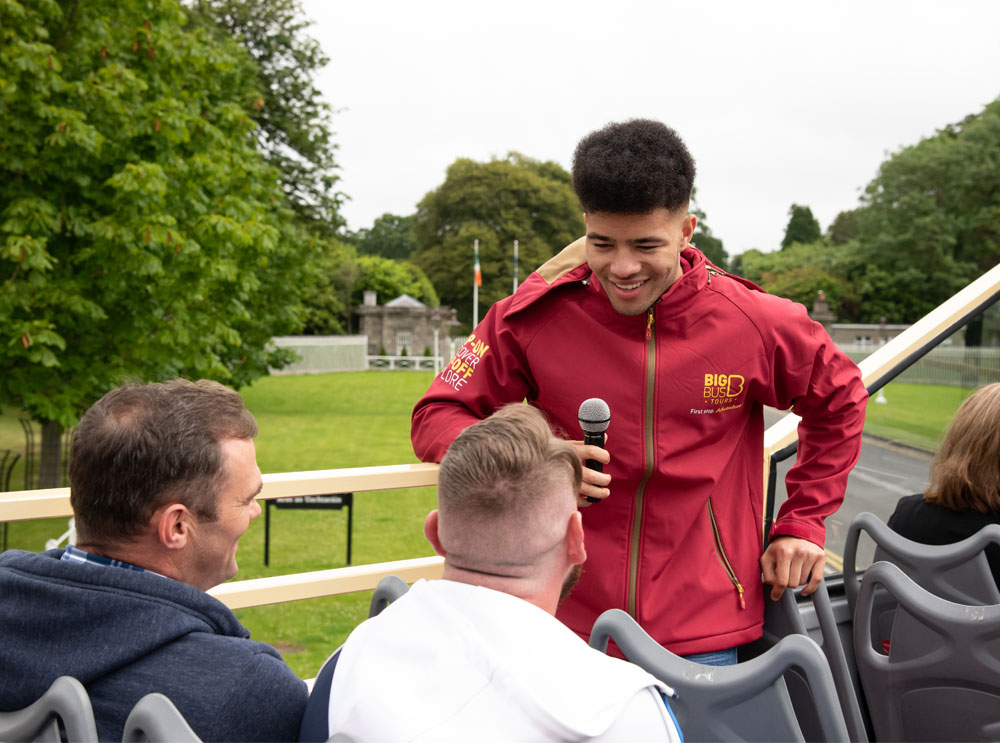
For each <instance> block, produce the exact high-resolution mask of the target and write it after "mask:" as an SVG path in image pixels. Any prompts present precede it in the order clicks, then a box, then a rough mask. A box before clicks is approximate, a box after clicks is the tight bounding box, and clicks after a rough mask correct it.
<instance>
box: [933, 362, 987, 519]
mask: <svg viewBox="0 0 1000 743" xmlns="http://www.w3.org/2000/svg"><path fill="white" fill-rule="evenodd" d="M924 498H925V499H926V500H927V501H929V502H931V503H936V504H937V505H939V506H944V507H945V508H950V509H951V510H953V511H969V510H975V511H979V512H980V513H984V514H987V515H992V516H1000V382H997V383H995V384H990V385H987V386H986V387H983V388H982V389H980V390H977V391H976V392H975V393H973V394H972V395H971V396H970V397H969V398H967V399H966V400H965V402H963V403H962V405H961V406H960V407H959V409H958V412H957V413H955V417H954V418H953V419H952V421H951V424H950V425H949V426H948V433H947V434H945V437H944V442H943V443H942V444H941V447H940V448H939V449H938V452H937V454H936V455H935V456H934V460H933V461H932V462H931V473H930V485H929V486H928V487H927V490H925V491H924Z"/></svg>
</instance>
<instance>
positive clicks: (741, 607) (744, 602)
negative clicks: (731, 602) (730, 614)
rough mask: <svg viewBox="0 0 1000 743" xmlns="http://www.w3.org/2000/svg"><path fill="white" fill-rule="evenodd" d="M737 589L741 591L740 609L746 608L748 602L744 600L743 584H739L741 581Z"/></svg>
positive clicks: (737, 584)
mask: <svg viewBox="0 0 1000 743" xmlns="http://www.w3.org/2000/svg"><path fill="white" fill-rule="evenodd" d="M736 590H737V591H739V594H740V609H746V608H747V602H746V601H744V600H743V586H741V585H740V584H739V581H737V583H736Z"/></svg>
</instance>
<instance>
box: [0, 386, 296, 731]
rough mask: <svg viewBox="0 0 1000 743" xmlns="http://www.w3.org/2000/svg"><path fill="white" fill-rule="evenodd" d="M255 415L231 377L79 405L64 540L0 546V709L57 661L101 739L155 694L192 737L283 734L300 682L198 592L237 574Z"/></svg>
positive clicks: (131, 391)
mask: <svg viewBox="0 0 1000 743" xmlns="http://www.w3.org/2000/svg"><path fill="white" fill-rule="evenodd" d="M256 435H257V423H256V422H255V421H254V418H253V416H252V415H251V414H250V412H249V411H248V410H247V409H246V407H245V406H244V405H243V400H242V398H241V397H240V396H239V395H238V394H237V393H236V392H234V391H233V390H230V389H227V388H226V387H223V386H222V385H221V384H218V383H216V382H207V381H203V382H197V383H195V382H188V381H185V380H182V379H178V380H174V381H171V382H167V383H164V384H146V385H125V386H124V387H121V388H119V389H116V390H112V391H111V392H109V393H108V394H106V395H105V396H104V397H102V398H101V399H100V400H98V401H97V402H96V403H95V404H94V405H93V406H92V407H91V408H90V409H89V410H88V411H87V412H86V414H85V415H84V416H83V419H82V420H81V421H80V426H79V428H78V429H77V431H76V436H75V438H74V441H73V448H72V452H71V455H70V468H69V477H70V488H71V490H70V492H71V495H70V500H71V502H72V505H73V512H74V514H75V516H76V528H77V540H76V544H75V546H74V545H71V546H69V547H67V548H66V549H65V550H61V549H57V550H50V551H48V552H45V553H43V554H35V553H32V552H22V551H20V550H11V551H8V552H5V553H4V554H3V555H0V596H3V600H2V601H0V669H2V670H0V709H2V710H5V711H9V710H14V709H19V708H22V707H26V706H28V705H29V704H31V703H32V702H34V701H35V700H36V699H37V698H38V697H40V696H41V695H42V694H43V693H44V692H45V690H46V689H48V687H49V685H50V684H51V683H52V682H53V681H54V680H55V679H56V678H57V677H59V676H64V675H65V676H73V677H75V678H77V679H78V680H79V681H80V682H82V683H83V685H84V686H85V687H86V688H87V691H88V693H89V694H90V699H91V702H92V703H93V707H94V717H95V719H96V722H97V729H98V734H99V737H100V739H101V740H121V738H122V729H123V726H124V723H125V718H126V717H127V715H128V713H129V711H130V710H131V709H132V707H133V706H134V705H135V703H136V702H137V701H139V699H140V698H142V697H143V696H145V695H146V694H149V693H150V692H161V693H163V694H166V695H167V697H169V698H170V700H171V701H173V703H174V704H175V705H176V706H177V708H178V709H179V710H180V712H181V713H182V714H183V715H184V717H185V718H186V720H187V722H188V724H190V725H191V727H192V728H193V729H194V731H195V732H196V733H197V734H198V735H199V736H200V737H201V738H202V739H203V740H227V741H281V740H295V739H296V738H297V737H298V728H299V723H300V721H301V718H302V713H303V711H304V709H305V703H306V687H305V684H304V683H303V682H302V681H301V680H300V679H299V678H297V677H296V676H295V674H294V673H293V672H292V670H291V669H290V668H289V667H288V666H287V665H285V663H284V661H283V660H282V659H281V656H280V655H279V654H278V653H277V651H275V650H274V649H273V648H272V647H270V646H269V645H265V644H264V643H260V642H252V641H251V640H250V639H249V638H250V633H249V632H248V631H247V630H246V629H244V627H243V626H242V625H241V624H240V623H239V621H238V620H237V619H236V617H235V616H234V615H233V613H232V612H231V611H230V610H229V609H228V608H226V606H225V605H224V604H222V603H221V602H220V601H218V600H217V599H215V598H213V597H212V596H209V595H208V594H207V593H205V591H206V590H207V589H209V588H211V587H212V586H215V585H218V584H219V583H222V582H223V581H226V580H228V579H229V578H232V577H233V576H234V575H236V571H237V566H236V548H237V543H238V541H239V538H240V537H241V536H243V533H244V532H245V531H246V530H247V527H248V526H249V524H250V521H251V520H252V519H254V518H256V517H257V516H258V515H260V506H259V505H258V504H257V501H256V496H257V494H258V493H259V492H260V489H261V476H260V470H259V469H258V467H257V459H256V453H255V450H254V444H253V438H254V437H255V436H256Z"/></svg>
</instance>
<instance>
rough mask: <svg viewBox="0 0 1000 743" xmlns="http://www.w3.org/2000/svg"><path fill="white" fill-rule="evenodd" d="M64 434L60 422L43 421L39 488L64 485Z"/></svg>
mask: <svg viewBox="0 0 1000 743" xmlns="http://www.w3.org/2000/svg"><path fill="white" fill-rule="evenodd" d="M62 432H63V427H62V425H61V424H60V423H59V421H42V456H41V459H40V462H39V465H38V487H40V488H58V487H60V486H61V485H62Z"/></svg>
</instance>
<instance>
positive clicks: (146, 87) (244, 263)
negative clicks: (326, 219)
mask: <svg viewBox="0 0 1000 743" xmlns="http://www.w3.org/2000/svg"><path fill="white" fill-rule="evenodd" d="M252 72H253V64H252V61H251V60H250V59H249V57H248V55H247V52H246V51H245V50H244V49H243V48H242V47H241V46H239V45H238V44H237V43H236V42H235V41H232V40H228V39H221V40H220V39H219V38H218V37H214V36H213V35H211V34H209V33H208V32H207V31H206V29H205V28H204V27H199V26H198V25H196V24H194V25H192V24H187V23H186V14H185V12H184V11H183V9H182V8H181V7H180V6H179V5H178V4H177V3H176V2H174V0H92V1H91V2H87V3H83V2H67V3H63V4H60V3H57V2H54V1H53V0H33V2H31V3H23V4H22V3H20V2H16V1H15V0H3V1H2V2H0V281H2V284H0V318H2V321H0V403H3V404H12V405H15V406H18V407H20V408H22V409H23V410H24V411H25V412H27V413H28V414H30V415H31V416H32V417H34V418H35V419H37V420H41V421H55V422H58V423H59V424H62V425H68V424H72V423H73V422H74V421H75V419H76V417H77V415H78V413H79V412H80V411H82V410H83V409H84V408H85V407H87V406H88V405H89V404H90V403H92V402H93V401H94V400H95V399H96V398H97V397H98V396H100V395H101V394H103V393H104V392H105V391H106V390H107V389H109V388H110V387H112V386H114V385H115V384H117V383H118V381H120V380H121V379H122V378H123V377H126V376H134V377H138V378H140V379H148V380H152V379H163V378H167V377H173V376H178V375H183V376H188V377H193V378H198V377H211V378H215V379H219V380H222V381H225V382H227V383H229V384H231V385H233V386H239V385H242V384H246V383H247V382H249V381H251V380H252V379H254V378H256V377H257V376H259V375H261V374H265V373H266V372H267V368H268V366H280V365H282V364H283V363H285V362H286V361H287V360H288V359H287V356H286V354H285V353H284V352H282V351H276V350H273V349H270V350H269V347H268V342H269V341H270V339H271V337H272V336H273V335H276V334H281V333H285V332H289V331H291V330H293V329H295V328H296V327H297V325H298V323H299V321H300V317H299V315H300V304H299V293H300V291H301V289H300V287H301V286H303V285H304V284H305V283H306V278H307V277H306V275H305V274H306V272H307V268H306V266H308V264H309V261H310V257H311V251H312V247H311V243H310V241H309V240H308V239H307V238H306V236H305V235H304V233H303V232H302V231H301V230H300V229H299V228H298V227H297V226H296V221H295V217H294V214H293V212H292V210H291V209H290V208H289V206H288V202H287V200H286V198H285V195H284V193H283V192H282V189H281V188H280V186H279V175H280V174H279V172H278V171H277V170H276V169H275V168H274V167H272V166H271V165H269V164H268V163H267V162H266V160H265V159H264V158H263V157H261V155H260V154H259V153H258V151H257V140H256V134H255V131H256V128H255V125H254V122H253V120H252V119H251V118H250V117H249V116H248V115H247V112H246V108H245V106H246V104H247V103H248V102H252V101H254V100H256V99H257V98H259V97H260V94H259V92H258V91H257V89H256V87H255V86H256V84H257V80H256V79H255V76H254V75H253V74H252ZM43 458H44V455H43Z"/></svg>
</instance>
